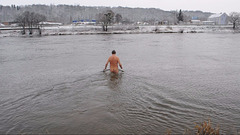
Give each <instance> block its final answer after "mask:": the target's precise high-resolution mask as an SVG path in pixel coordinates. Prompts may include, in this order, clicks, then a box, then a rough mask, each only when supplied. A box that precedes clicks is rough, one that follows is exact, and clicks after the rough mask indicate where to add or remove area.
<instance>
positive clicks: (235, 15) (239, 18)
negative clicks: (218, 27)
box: [229, 12, 240, 29]
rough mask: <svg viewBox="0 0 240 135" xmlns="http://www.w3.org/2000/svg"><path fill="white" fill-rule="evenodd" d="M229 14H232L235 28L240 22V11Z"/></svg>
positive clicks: (231, 20)
mask: <svg viewBox="0 0 240 135" xmlns="http://www.w3.org/2000/svg"><path fill="white" fill-rule="evenodd" d="M229 16H230V22H231V23H233V29H235V28H236V27H237V25H238V22H239V21H240V13H238V12H231V13H230V14H229Z"/></svg>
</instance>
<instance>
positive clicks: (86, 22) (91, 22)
mask: <svg viewBox="0 0 240 135" xmlns="http://www.w3.org/2000/svg"><path fill="white" fill-rule="evenodd" d="M96 23H97V21H96V20H89V19H86V20H80V21H78V20H74V21H73V24H75V25H96Z"/></svg>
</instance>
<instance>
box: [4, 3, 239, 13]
mask: <svg viewBox="0 0 240 135" xmlns="http://www.w3.org/2000/svg"><path fill="white" fill-rule="evenodd" d="M11 4H15V5H30V4H47V5H49V4H56V5H57V4H68V5H80V6H111V7H117V6H123V7H142V8H160V9H163V10H167V11H169V10H179V9H182V10H201V11H205V12H213V13H220V12H226V13H230V12H233V11H235V12H240V0H0V5H11Z"/></svg>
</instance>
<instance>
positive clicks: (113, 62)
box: [105, 50, 122, 73]
mask: <svg viewBox="0 0 240 135" xmlns="http://www.w3.org/2000/svg"><path fill="white" fill-rule="evenodd" d="M109 62H110V71H111V72H112V73H118V64H119V66H120V68H121V69H122V64H121V63H120V59H119V58H118V57H117V56H116V51H115V50H113V51H112V56H110V57H109V58H108V61H107V63H106V65H105V70H106V69H107V66H108V63H109Z"/></svg>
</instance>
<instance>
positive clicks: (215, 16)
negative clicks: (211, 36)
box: [208, 13, 225, 18]
mask: <svg viewBox="0 0 240 135" xmlns="http://www.w3.org/2000/svg"><path fill="white" fill-rule="evenodd" d="M223 14H225V13H219V14H213V15H211V16H209V17H208V18H217V17H220V16H222V15H223Z"/></svg>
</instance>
